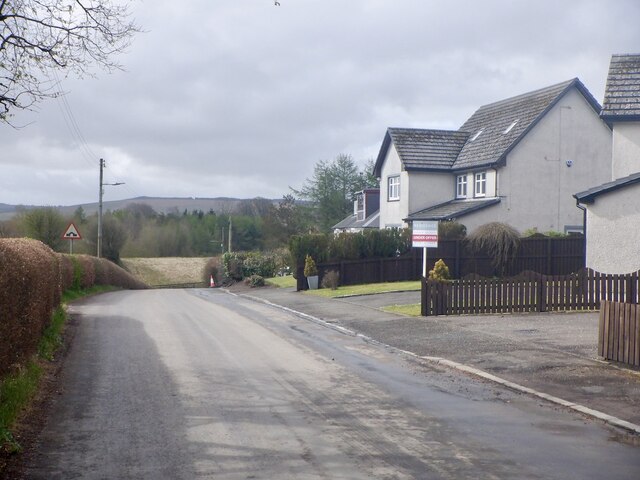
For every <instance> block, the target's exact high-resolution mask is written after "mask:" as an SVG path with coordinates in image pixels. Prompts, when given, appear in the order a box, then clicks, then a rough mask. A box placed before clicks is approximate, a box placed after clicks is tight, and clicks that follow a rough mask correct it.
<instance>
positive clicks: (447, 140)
mask: <svg viewBox="0 0 640 480" xmlns="http://www.w3.org/2000/svg"><path fill="white" fill-rule="evenodd" d="M574 87H575V88H577V89H578V91H580V92H581V93H582V95H583V96H584V97H585V99H586V100H587V102H589V104H590V105H591V107H592V108H593V110H594V112H595V113H596V114H599V113H600V110H601V107H600V104H599V103H598V102H597V101H596V99H595V98H594V97H593V95H591V93H590V92H589V90H587V88H586V87H585V86H584V85H583V83H582V82H581V81H580V80H579V79H577V78H574V79H572V80H567V81H566V82H562V83H558V84H556V85H552V86H550V87H546V88H542V89H540V90H535V91H533V92H529V93H525V94H523V95H518V96H516V97H512V98H508V99H506V100H501V101H499V102H495V103H490V104H488V105H484V106H482V107H480V108H479V109H478V110H476V112H475V113H474V114H473V115H472V116H471V117H470V118H469V119H468V120H467V121H466V122H465V123H464V125H462V126H461V127H460V129H458V130H457V131H453V130H424V129H413V128H389V129H387V132H386V134H385V138H384V140H383V142H382V146H381V147H380V152H379V153H378V158H377V160H376V164H375V167H374V175H376V176H377V177H379V176H380V172H381V170H382V163H383V162H384V160H385V158H386V155H387V152H388V149H389V147H390V145H391V142H393V144H394V145H395V147H396V150H397V151H398V155H399V156H400V160H401V161H402V164H403V166H404V169H405V170H407V171H410V170H421V171H450V172H456V171H465V170H473V169H478V168H485V167H495V166H498V165H500V164H501V163H503V162H504V160H505V158H506V156H507V154H508V153H509V152H510V151H511V150H512V149H513V148H514V147H515V146H516V145H517V144H518V142H519V141H520V140H521V139H522V138H524V136H525V135H526V134H527V133H528V132H529V130H531V129H532V128H533V127H534V126H535V125H536V124H537V123H538V122H539V121H540V120H541V119H542V117H543V116H544V115H545V114H546V113H547V112H548V111H549V110H550V109H551V108H552V107H553V106H554V105H555V104H556V103H557V102H558V101H560V99H561V98H562V97H563V96H564V95H565V94H566V93H567V92H568V91H569V90H571V89H572V88H574ZM478 132H480V134H479V135H478Z"/></svg>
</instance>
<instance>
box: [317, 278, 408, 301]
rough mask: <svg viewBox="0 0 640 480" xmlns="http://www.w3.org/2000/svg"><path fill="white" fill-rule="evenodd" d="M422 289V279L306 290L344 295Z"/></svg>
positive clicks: (324, 294) (326, 295)
mask: <svg viewBox="0 0 640 480" xmlns="http://www.w3.org/2000/svg"><path fill="white" fill-rule="evenodd" d="M407 290H420V280H416V281H413V282H387V283H368V284H366V285H349V286H346V287H338V288H337V290H331V289H329V288H320V289H318V290H307V291H305V293H306V294H308V295H318V296H320V297H328V298H335V297H344V296H350V295H371V294H374V293H385V292H396V291H407Z"/></svg>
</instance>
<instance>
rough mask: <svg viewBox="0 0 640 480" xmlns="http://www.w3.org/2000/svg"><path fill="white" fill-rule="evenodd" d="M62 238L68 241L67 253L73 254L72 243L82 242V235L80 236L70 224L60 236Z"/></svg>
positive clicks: (76, 229)
mask: <svg viewBox="0 0 640 480" xmlns="http://www.w3.org/2000/svg"><path fill="white" fill-rule="evenodd" d="M62 238H65V239H67V240H69V253H71V254H73V241H74V240H82V235H80V232H79V231H78V228H77V227H76V226H75V225H74V224H73V222H71V223H70V224H69V226H68V227H67V229H66V230H65V231H64V233H63V234H62Z"/></svg>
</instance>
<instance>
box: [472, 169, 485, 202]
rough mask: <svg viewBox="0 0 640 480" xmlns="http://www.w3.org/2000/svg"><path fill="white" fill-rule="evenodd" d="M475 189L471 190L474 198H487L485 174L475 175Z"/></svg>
mask: <svg viewBox="0 0 640 480" xmlns="http://www.w3.org/2000/svg"><path fill="white" fill-rule="evenodd" d="M475 180H476V181H475V188H474V190H473V196H474V197H486V196H487V172H481V173H476V177H475Z"/></svg>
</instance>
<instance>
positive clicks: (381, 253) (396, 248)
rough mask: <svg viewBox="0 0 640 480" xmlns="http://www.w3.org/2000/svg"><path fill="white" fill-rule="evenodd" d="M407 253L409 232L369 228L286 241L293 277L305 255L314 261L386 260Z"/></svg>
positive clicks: (297, 236) (306, 236)
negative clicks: (355, 231)
mask: <svg viewBox="0 0 640 480" xmlns="http://www.w3.org/2000/svg"><path fill="white" fill-rule="evenodd" d="M410 250H411V230H410V229H397V228H392V229H383V230H378V229H369V230H366V231H364V232H359V233H340V234H338V235H331V236H328V235H312V234H309V235H295V236H293V237H292V238H291V240H290V241H289V251H290V252H291V264H292V268H293V273H294V275H295V274H296V273H297V269H298V266H301V265H304V261H305V258H306V256H307V255H310V256H311V257H312V258H313V259H314V260H315V261H316V262H318V263H325V262H327V261H340V260H357V259H360V258H385V257H386V258H388V257H395V256H397V255H403V254H405V253H407V252H409V251H410Z"/></svg>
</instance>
